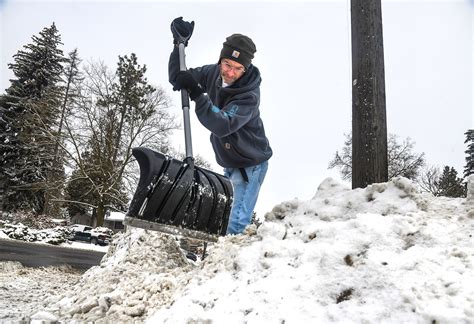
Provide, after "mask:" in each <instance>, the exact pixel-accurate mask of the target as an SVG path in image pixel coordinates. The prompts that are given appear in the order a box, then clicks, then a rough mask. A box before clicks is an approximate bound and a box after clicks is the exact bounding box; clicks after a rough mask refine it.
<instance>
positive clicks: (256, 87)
mask: <svg viewBox="0 0 474 324" xmlns="http://www.w3.org/2000/svg"><path fill="white" fill-rule="evenodd" d="M178 72H179V53H178V49H177V48H175V49H174V50H173V52H172V53H171V56H170V61H169V81H170V83H171V84H172V85H173V86H174V81H175V79H176V75H177V74H178ZM189 72H191V74H192V75H193V77H194V78H195V80H196V81H197V82H198V83H199V84H200V85H201V87H202V88H203V90H204V92H205V93H204V94H202V95H200V96H199V97H197V98H196V99H195V103H196V115H197V117H198V119H199V121H200V122H201V123H202V124H203V125H204V127H206V128H207V129H209V130H210V131H211V143H212V147H213V148H214V152H215V154H216V160H217V163H219V165H221V166H223V167H226V168H246V167H250V166H255V165H257V164H259V163H261V162H263V161H266V160H268V159H269V158H270V157H271V156H272V154H273V153H272V149H271V148H270V144H269V142H268V139H267V137H266V136H265V130H264V127H263V122H262V119H261V118H260V110H259V105H260V83H261V81H262V79H261V77H260V72H259V70H258V69H257V68H256V67H255V66H253V65H250V66H249V68H248V69H247V70H246V72H245V73H244V75H243V76H242V77H241V78H240V79H238V80H237V81H236V82H235V83H234V84H232V85H231V86H229V87H226V88H223V87H222V78H221V76H220V71H219V65H218V64H210V65H204V66H202V67H198V68H194V69H189Z"/></svg>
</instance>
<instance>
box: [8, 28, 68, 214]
mask: <svg viewBox="0 0 474 324" xmlns="http://www.w3.org/2000/svg"><path fill="white" fill-rule="evenodd" d="M61 44H62V43H61V37H60V35H59V32H58V30H57V29H56V26H55V24H54V23H53V24H52V25H51V26H50V27H47V28H44V29H43V30H42V31H41V32H40V33H39V35H38V36H36V35H35V36H33V37H32V43H30V44H27V45H25V46H24V50H20V51H18V52H17V54H15V55H14V56H13V58H14V63H11V64H9V65H8V67H9V68H10V69H11V70H12V71H13V73H14V75H15V78H14V79H12V80H10V81H11V85H10V87H9V88H8V89H6V94H4V95H2V96H1V97H0V107H1V108H0V143H1V145H0V156H2V160H1V162H0V163H1V165H0V179H1V180H2V182H3V183H4V187H5V194H4V197H3V209H4V210H8V211H11V210H15V209H28V210H32V211H34V212H36V213H40V212H42V211H43V208H44V203H45V193H46V191H47V189H48V187H49V185H48V175H49V174H50V173H51V172H57V173H60V172H61V171H62V165H61V164H55V163H54V161H55V156H54V153H53V151H54V143H55V137H56V132H57V122H58V117H59V106H60V98H61V96H62V93H61V91H62V88H61V86H60V83H61V74H62V69H63V68H62V63H63V62H64V56H63V52H62V50H61V49H59V46H60V45H61Z"/></svg>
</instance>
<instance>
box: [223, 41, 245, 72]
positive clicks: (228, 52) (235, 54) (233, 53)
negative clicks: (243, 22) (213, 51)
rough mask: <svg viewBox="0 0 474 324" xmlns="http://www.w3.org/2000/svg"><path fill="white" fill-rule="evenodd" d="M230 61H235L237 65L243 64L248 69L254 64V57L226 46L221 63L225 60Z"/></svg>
mask: <svg viewBox="0 0 474 324" xmlns="http://www.w3.org/2000/svg"><path fill="white" fill-rule="evenodd" d="M223 58H226V59H229V60H232V61H235V62H237V63H240V64H242V65H243V66H244V67H245V68H246V69H247V68H248V67H249V66H250V64H251V63H252V57H250V56H249V55H247V54H246V53H245V52H242V51H239V50H236V49H234V48H232V47H230V46H227V45H224V47H223V48H222V51H221V55H220V57H219V63H220V61H221V60H222V59H223Z"/></svg>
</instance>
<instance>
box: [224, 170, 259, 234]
mask: <svg viewBox="0 0 474 324" xmlns="http://www.w3.org/2000/svg"><path fill="white" fill-rule="evenodd" d="M267 169H268V161H265V162H262V163H260V164H258V165H256V166H253V167H248V168H245V172H246V173H247V177H248V180H249V181H248V182H245V180H244V179H243V177H242V174H241V173H240V170H239V169H235V168H225V169H224V175H225V176H226V177H229V178H230V181H231V182H232V186H233V187H234V201H233V203H232V210H231V212H230V218H229V225H228V226H227V234H239V233H242V232H243V231H244V229H245V227H247V225H249V224H250V222H251V221H252V214H253V209H254V208H255V204H256V203H257V198H258V193H259V191H260V187H261V186H262V183H263V179H265V175H266V174H267Z"/></svg>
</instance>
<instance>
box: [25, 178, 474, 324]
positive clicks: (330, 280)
mask: <svg viewBox="0 0 474 324" xmlns="http://www.w3.org/2000/svg"><path fill="white" fill-rule="evenodd" d="M472 180H474V179H472ZM473 186H474V181H471V182H470V188H469V195H468V198H467V199H461V198H458V199H450V198H435V197H433V196H431V195H428V194H419V193H418V192H417V191H416V189H415V187H414V185H413V184H412V183H411V182H410V181H409V180H407V179H404V178H396V179H394V180H392V181H390V182H388V183H381V184H374V185H371V186H369V187H367V188H365V189H355V190H350V189H349V188H347V187H345V186H344V185H341V184H339V183H337V182H335V181H334V180H332V179H327V180H325V181H324V182H323V183H322V184H321V185H320V186H319V188H318V190H317V192H316V194H315V196H314V198H313V199H311V200H310V201H300V200H293V201H288V202H283V203H281V204H280V205H277V206H275V208H274V209H273V210H272V211H271V212H270V213H268V214H267V215H266V216H265V218H266V220H265V222H264V223H263V224H262V225H261V226H260V227H259V228H258V229H256V228H255V227H250V228H248V230H247V232H246V234H245V235H237V236H228V237H223V238H220V239H219V241H218V242H217V243H215V244H211V245H210V246H209V249H208V251H209V256H208V257H207V258H206V259H205V260H204V261H198V262H196V263H193V262H192V261H189V260H187V259H186V258H185V257H184V254H183V253H182V251H181V250H180V248H179V245H178V242H177V241H176V239H175V238H174V237H172V236H168V235H165V234H160V233H156V232H147V231H145V230H141V229H133V230H129V231H128V232H127V233H125V234H122V235H120V236H117V237H115V240H114V243H113V244H112V246H111V247H110V248H109V251H108V253H107V255H106V257H104V259H103V260H102V263H101V265H100V266H97V267H93V268H91V269H89V270H88V271H87V272H86V273H84V275H83V276H82V277H81V278H80V280H79V282H78V283H77V284H76V285H73V286H71V287H70V289H66V288H67V287H66V288H65V289H64V291H63V292H62V293H61V294H60V295H59V296H57V295H56V296H54V295H51V294H49V297H48V298H46V299H45V300H44V302H43V303H42V306H41V307H38V308H37V311H38V312H36V314H35V315H33V317H32V318H34V319H41V318H44V319H49V320H54V319H59V320H63V321H71V320H73V319H74V320H80V321H96V322H98V323H100V322H107V321H108V322H117V321H121V322H131V321H134V320H138V321H148V322H149V323H189V322H199V323H202V322H209V323H211V322H212V323H331V322H333V323H341V322H343V323H473V322H474V269H473V268H474V264H473V260H474V244H473V238H472V234H473V229H474V188H473ZM53 292H54V291H53ZM46 293H47V292H46ZM30 314H31V313H30Z"/></svg>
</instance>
